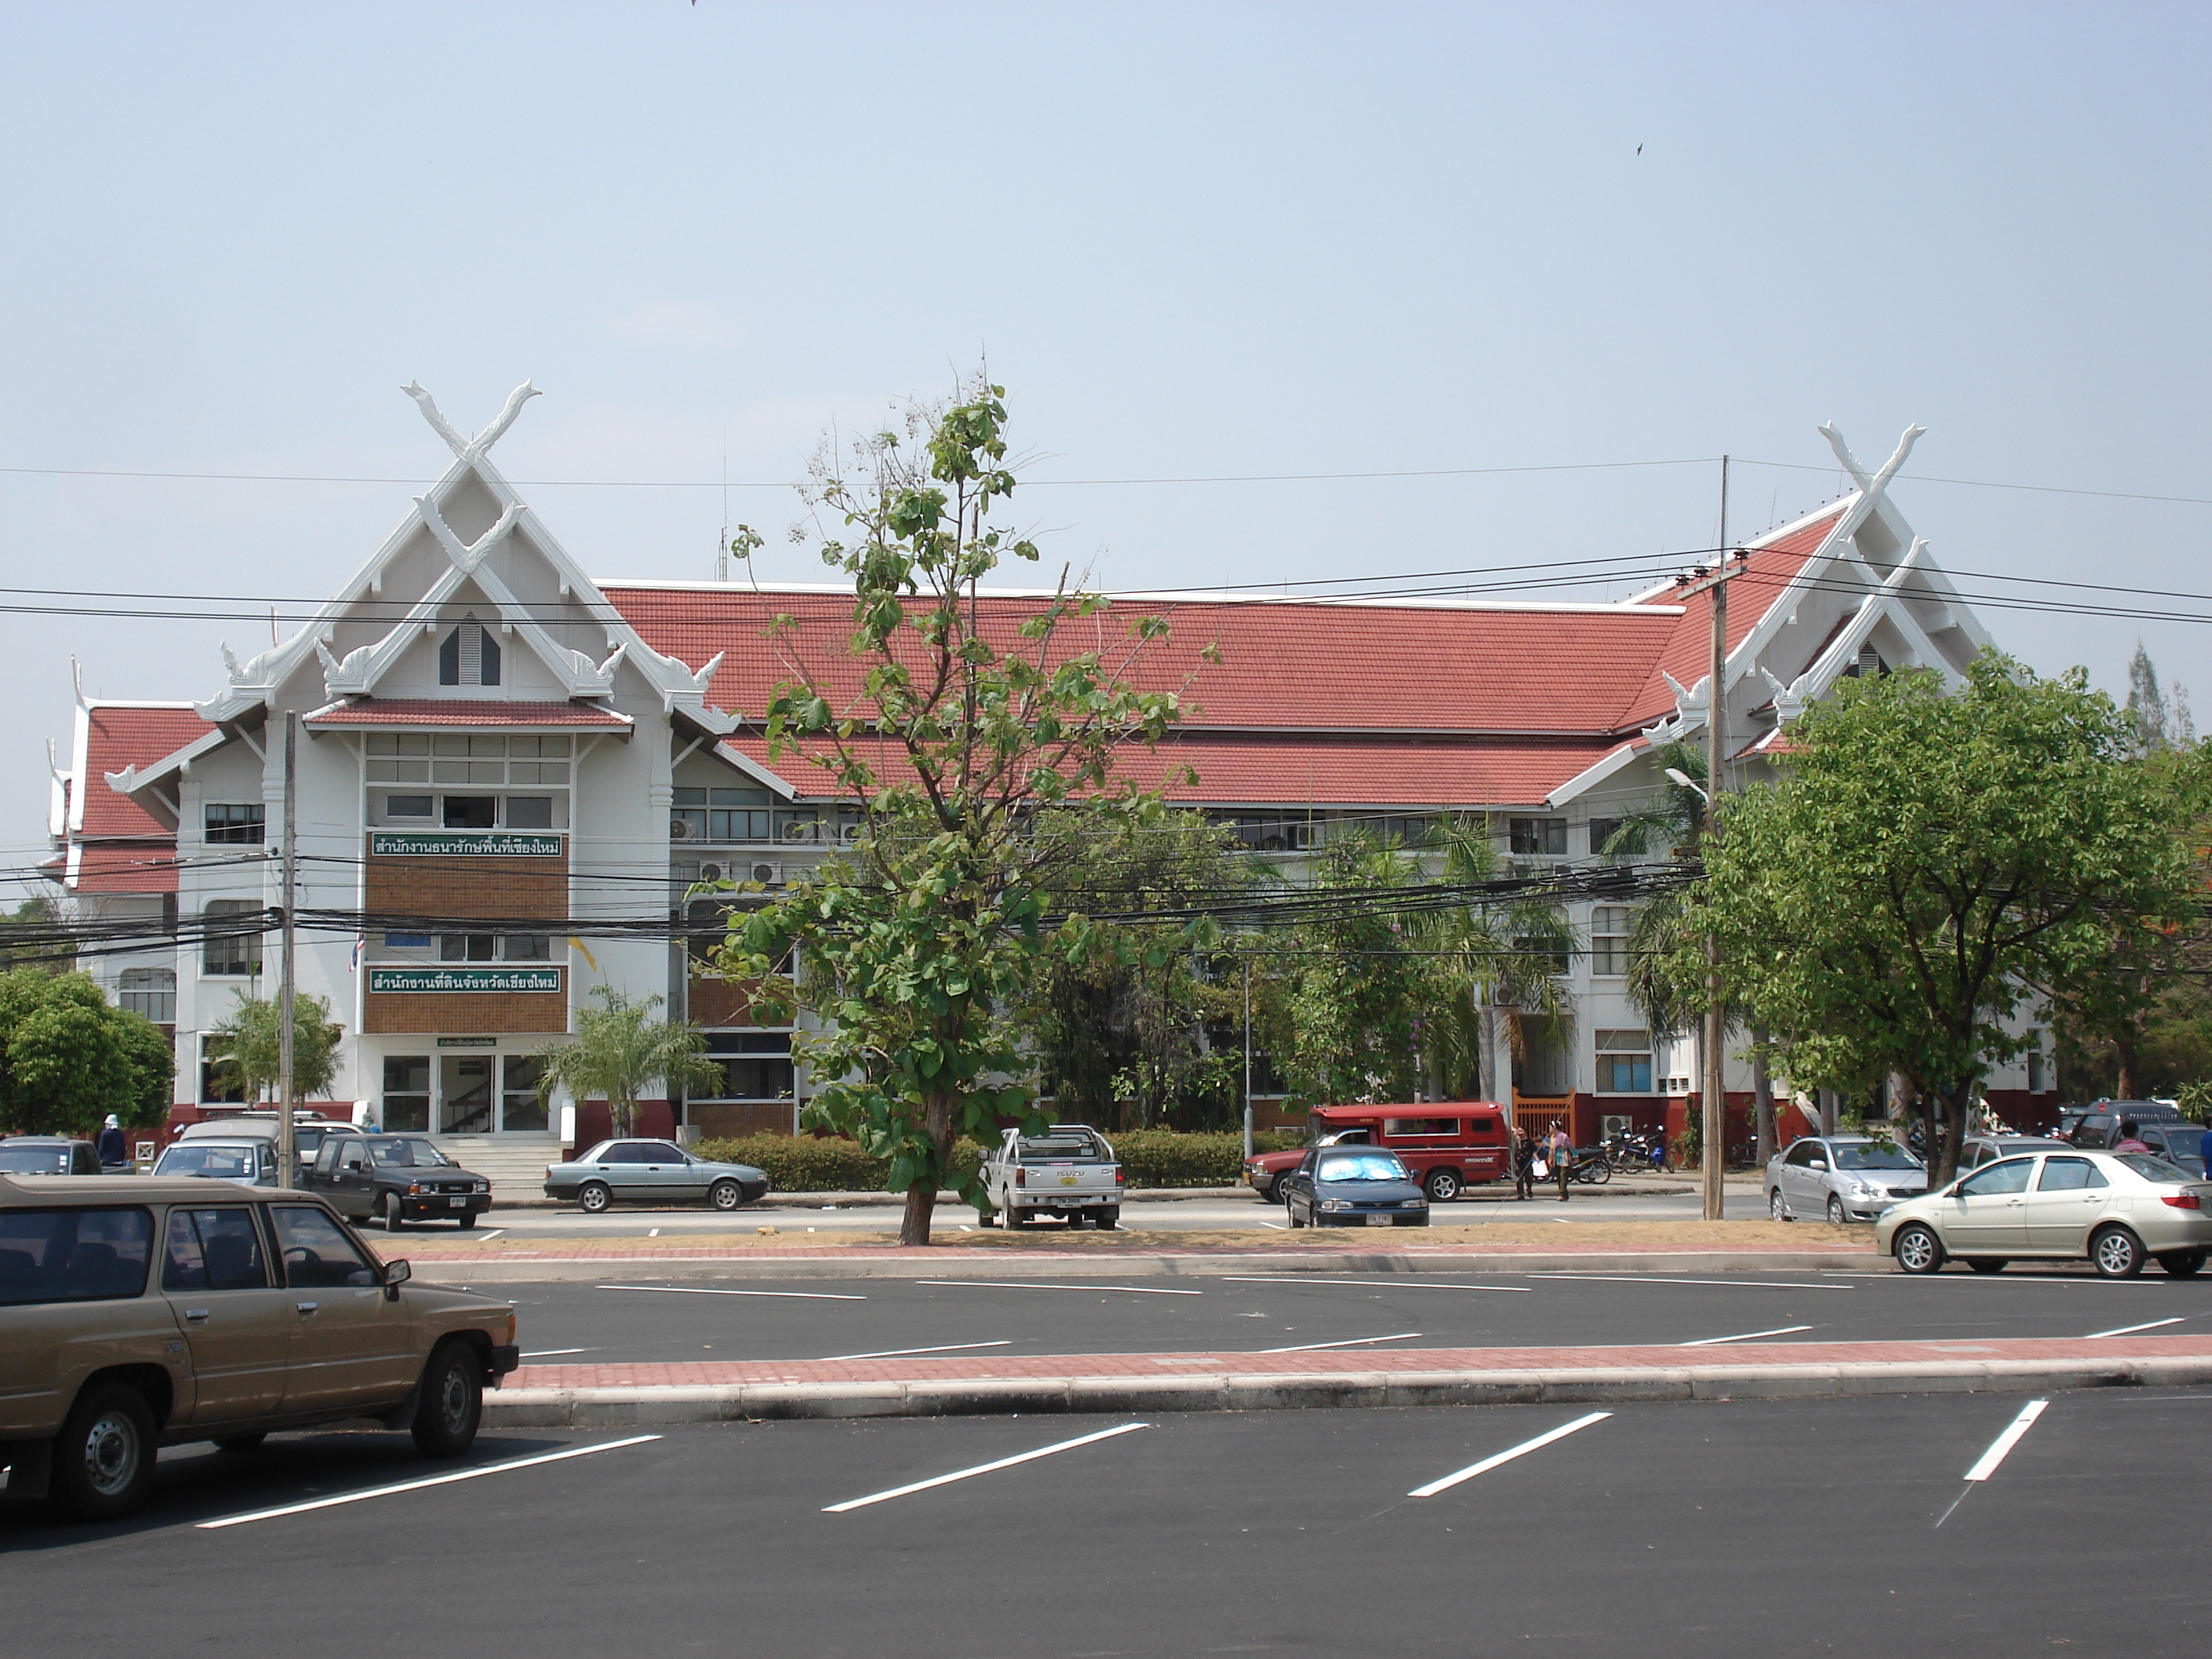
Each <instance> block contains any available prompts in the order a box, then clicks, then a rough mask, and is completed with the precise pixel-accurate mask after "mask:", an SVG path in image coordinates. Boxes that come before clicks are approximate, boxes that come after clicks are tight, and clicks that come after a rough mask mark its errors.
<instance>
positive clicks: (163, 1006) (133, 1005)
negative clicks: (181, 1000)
mask: <svg viewBox="0 0 2212 1659" xmlns="http://www.w3.org/2000/svg"><path fill="white" fill-rule="evenodd" d="M115 1006H117V1007H118V1008H120V1009H122V1010H123V1012H125V1013H127V1014H143V1015H144V1016H145V1017H146V1018H148V1019H150V1020H152V1021H153V1022H154V1023H155V1024H156V1025H173V1024H175V1023H176V1018H177V971H176V969H173V968H125V969H124V970H123V973H122V975H121V976H120V977H119V978H118V979H117V981H115Z"/></svg>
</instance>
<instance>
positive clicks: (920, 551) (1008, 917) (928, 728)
mask: <svg viewBox="0 0 2212 1659" xmlns="http://www.w3.org/2000/svg"><path fill="white" fill-rule="evenodd" d="M1004 395H1005V394H1004V392H1003V391H1002V390H1001V389H1000V388H999V387H997V386H989V385H987V384H984V383H982V382H980V381H977V382H972V383H970V384H969V385H968V386H965V387H963V391H962V393H961V396H960V398H959V400H958V401H957V402H956V403H955V404H953V405H952V406H951V407H948V408H942V409H930V408H927V407H922V406H916V407H915V409H913V410H911V411H910V412H909V418H908V425H907V436H908V439H909V440H911V444H910V445H909V444H908V443H905V442H902V441H901V439H900V437H899V435H897V434H896V433H878V434H877V435H874V436H872V437H871V438H869V439H866V440H864V441H862V442H861V443H860V445H858V446H857V447H856V449H857V453H856V454H855V456H854V458H853V459H854V460H855V461H856V462H857V464H858V467H859V471H860V473H861V475H862V476H861V477H860V478H858V479H848V478H846V477H843V476H842V472H841V471H840V470H839V466H838V459H839V458H838V457H837V456H836V455H835V454H830V455H829V456H827V457H826V458H825V459H824V460H823V462H822V463H821V464H818V465H817V471H816V475H815V479H814V482H813V484H812V485H811V489H810V498H811V504H812V506H813V507H814V510H815V513H816V518H817V525H818V526H821V528H822V529H823V544H822V549H821V552H822V558H823V562H825V563H827V564H829V566H831V567H832V568H836V569H837V570H839V571H841V572H842V573H843V574H844V575H845V576H846V577H847V578H848V579H849V580H851V582H852V584H853V613H852V615H853V628H852V632H851V634H850V635H849V636H848V643H847V652H846V660H845V661H844V662H842V663H841V664H836V665H829V666H826V667H818V668H817V667H816V666H814V665H810V664H809V663H807V662H805V660H803V659H802V655H801V652H800V649H799V645H800V643H801V642H800V641H798V640H797V638H796V629H795V625H793V624H790V623H786V624H785V625H783V626H782V627H781V628H780V629H779V631H778V634H777V635H776V637H777V638H778V640H779V641H781V644H782V646H783V647H784V650H785V661H786V664H787V667H788V669H789V670H790V672H791V678H789V679H788V680H787V681H786V682H785V683H784V684H782V685H781V687H780V688H779V689H778V690H777V691H776V692H775V696H774V697H773V698H772V700H771V701H770V702H769V708H768V710H767V731H768V740H769V753H770V755H771V757H781V756H784V755H792V756H794V757H797V758H798V759H799V761H800V762H801V763H805V764H811V765H813V766H815V767H817V768H818V769H821V770H822V771H823V773H825V774H826V775H827V776H828V777H829V780H830V781H832V782H833V783H834V785H835V788H836V793H837V794H838V795H839V796H840V797H841V798H842V799H848V800H852V801H855V802H857V803H858V804H859V805H860V812H861V816H862V823H861V825H860V836H859V838H858V842H857V844H856V845H855V846H854V848H853V849H852V851H851V853H850V854H849V855H848V856H847V857H843V858H838V859H832V860H825V861H824V862H823V865H822V866H820V867H819V868H818V869H817V870H816V871H815V872H813V873H812V874H811V876H810V877H808V878H805V879H802V880H801V881H799V882H798V883H796V884H793V886H791V887H790V888H789V889H787V890H786V892H785V893H784V894H783V895H782V896H781V897H779V898H778V899H776V900H775V902H772V903H769V904H768V905H766V906H764V907H763V908H758V909H755V910H751V911H749V912H740V913H737V914H733V915H732V918H731V929H732V931H731V933H730V935H729V938H728V939H727V941H726V943H725V945H723V946H722V947H721V949H720V951H719V952H718V953H717V956H716V957H715V962H716V965H717V967H718V969H720V971H721V972H722V973H723V975H724V976H725V977H726V978H730V979H733V980H737V981H744V982H747V983H750V984H753V985H756V986H759V987H763V994H776V993H777V992H778V990H779V987H778V986H777V982H776V974H777V971H778V969H779V967H780V965H781V963H782V961H783V960H784V958H785V957H786V956H787V953H790V952H792V951H794V950H795V951H796V953H797V963H798V976H797V980H796V982H795V984H792V983H790V982H786V983H785V984H784V985H783V986H782V987H781V994H785V995H787V996H794V997H796V998H798V999H799V1000H804V1002H805V1004H806V1005H807V1006H810V1007H811V1008H812V1009H813V1010H814V1011H815V1012H817V1013H818V1014H819V1015H821V1016H822V1017H823V1020H824V1021H825V1023H826V1024H828V1027H829V1029H828V1030H826V1031H825V1032H824V1033H823V1034H822V1035H821V1036H816V1037H812V1038H811V1039H809V1040H807V1041H806V1042H805V1043H804V1044H803V1045H802V1047H801V1053H802V1054H803V1056H804V1058H805V1060H806V1061H807V1063H808V1066H809V1068H810V1071H811V1073H812V1074H813V1075H814V1076H815V1077H817V1078H818V1079H825V1081H824V1082H823V1085H822V1087H821V1089H820V1090H819V1091H818V1092H817V1094H816V1095H815V1097H814V1098H813V1099H812V1101H811V1102H810V1103H809V1106H808V1109H807V1115H806V1121H808V1122H810V1123H811V1124H812V1125H815V1126H817V1127H830V1128H834V1129H836V1130H839V1131H841V1132H842V1133H847V1134H849V1135H852V1136H853V1137H854V1139H858V1140H859V1141H860V1143H861V1145H862V1146H865V1147H866V1149H867V1150H868V1152H870V1153H871V1154H872V1155H873V1156H875V1157H878V1158H883V1159H884V1160H885V1161H886V1163H887V1164H888V1166H889V1170H890V1175H889V1184H890V1189H891V1190H892V1191H894V1192H898V1193H902V1194H905V1198H906V1207H905V1212H904V1214H903V1216H902V1218H901V1221H900V1225H899V1237H900V1241H901V1243H906V1244H915V1245H921V1244H927V1243H928V1242H929V1233H930V1220H931V1216H932V1213H933V1209H934V1206H935V1203H936V1195H937V1191H938V1188H939V1186H940V1184H948V1183H949V1184H951V1185H953V1186H954V1187H955V1189H956V1190H957V1191H958V1192H959V1193H960V1194H961V1196H962V1197H963V1199H966V1200H969V1201H970V1202H974V1201H976V1200H979V1199H980V1197H981V1188H980V1186H979V1185H978V1184H977V1182H976V1180H975V1176H974V1174H973V1172H972V1171H963V1170H957V1169H956V1167H955V1164H954V1160H953V1157H952V1153H953V1146H954V1143H955V1141H956V1140H957V1139H958V1138H959V1137H960V1136H962V1135H963V1134H967V1135H970V1136H973V1137H974V1138H975V1139H977V1140H979V1141H984V1142H988V1141H991V1140H993V1139H995V1138H996V1132H997V1127H998V1124H999V1122H1000V1120H1001V1119H1002V1118H1016V1119H1024V1120H1030V1121H1033V1116H1034V1114H1033V1103H1034V1100H1035V1090H1034V1088H1033V1087H1032V1086H1031V1085H1030V1083H1029V1082H1028V1081H1027V1080H1026V1079H1028V1078H1029V1077H1030V1075H1031V1074H1032V1073H1033V1069H1034V1068H1033V1066H1032V1065H1031V1063H1030V1060H1029V1058H1028V1056H1027V1055H1026V1054H1025V1052H1024V1043H1023V1042H1022V1036H1023V1033H1022V1031H1021V1030H1020V1027H1019V1024H1018V1019H1017V1011H1018V1009H1019V1008H1020V1007H1021V1006H1022V1005H1023V1004H1024V1002H1025V1001H1027V1000H1028V999H1029V997H1030V994H1031V991H1032V987H1033V982H1034V978H1035V975H1036V970H1037V969H1038V966H1039V964H1040V962H1041V959H1042V957H1044V956H1045V955H1046V954H1047V953H1048V951H1051V952H1057V953H1059V954H1060V955H1062V956H1064V957H1079V956H1082V955H1085V954H1087V953H1090V952H1091V951H1096V950H1098V949H1101V948H1110V944H1111V941H1110V939H1109V937H1108V936H1107V935H1106V934H1105V933H1103V930H1100V929H1097V928H1094V927H1091V926H1089V925H1088V924H1087V923H1086V922H1085V921H1084V920H1083V918H1082V917H1081V916H1079V915H1075V916H1070V917H1066V918H1065V919H1063V920H1061V921H1059V922H1058V923H1057V924H1056V925H1050V926H1048V921H1047V918H1048V908H1049V894H1050V892H1051V890H1052V888H1053V885H1054V882H1055V880H1056V879H1057V878H1059V877H1060V874H1061V873H1062V872H1063V871H1064V870H1065V867H1066V863H1067V861H1068V860H1069V858H1070V856H1071V854H1070V848H1071V845H1072V844H1073V843H1075V842H1079V841H1080V840H1081V839H1082V838H1083V837H1084V836H1093V837H1096V838H1104V837H1107V836H1118V835H1120V834H1121V833H1123V832H1124V831H1126V830H1127V829H1130V828H1132V827H1133V826H1137V825H1141V824H1148V823H1158V822H1159V819H1160V812H1161V809H1160V806H1159V802H1158V797H1157V796H1156V795H1155V794H1152V793H1149V792H1147V791H1146V790H1144V789H1141V788H1139V787H1138V786H1137V785H1136V784H1135V783H1134V782H1133V781H1131V780H1130V779H1129V778H1128V777H1127V775H1123V774H1121V772H1119V771H1118V770H1117V763H1119V762H1120V761H1121V758H1122V757H1125V756H1126V755H1127V753H1128V752H1129V751H1130V750H1131V749H1132V748H1133V746H1138V745H1148V744H1156V743H1158V740H1159V739H1160V738H1161V737H1162V736H1163V735H1164V732H1165V731H1166V729H1167V727H1168V726H1169V725H1170V723H1171V722H1173V721H1174V720H1176V718H1177V717H1178V714H1179V713H1180V707H1181V705H1180V700H1179V697H1178V696H1177V695H1176V693H1174V692H1170V691H1139V690H1133V689H1132V688H1131V687H1130V686H1129V685H1128V684H1127V683H1126V682H1125V681H1124V679H1123V678H1122V675H1123V673H1124V671H1126V669H1127V665H1129V663H1130V662H1131V661H1132V659H1133V656H1134V654H1135V653H1137V652H1138V651H1139V650H1140V649H1141V648H1143V647H1144V646H1145V645H1146V644H1147V643H1148V642H1150V641H1157V640H1161V639H1164V638H1165V636H1166V634H1167V624H1166V623H1164V622H1162V621H1160V620H1159V619H1158V618H1152V617H1148V618H1145V619H1141V620H1140V621H1139V622H1138V623H1136V624H1135V626H1134V627H1133V629H1131V630H1130V631H1129V634H1128V635H1127V636H1126V637H1125V638H1124V639H1123V640H1122V641H1120V642H1118V643H1117V644H1115V645H1114V646H1112V647H1109V646H1108V645H1107V644H1106V643H1105V640H1106V630H1105V629H1104V627H1103V615H1102V613H1103V612H1104V611H1106V609H1107V605H1106V601H1105V600H1104V599H1103V598H1100V597H1099V596H1097V595H1095V594H1087V593H1080V592H1070V591H1068V590H1067V588H1066V583H1065V580H1064V579H1063V580H1062V583H1061V585H1060V589H1059V590H1058V591H1057V592H1055V593H1054V595H1053V596H1051V597H1050V598H1048V599H1044V600H1041V601H1039V602H1038V603H1037V605H1036V608H1035V609H1034V610H1033V611H1031V612H1030V615H1029V617H1028V618H1027V619H1026V620H1025V621H1024V623H1022V624H1021V626H1020V628H1019V629H1018V631H1017V630H1007V631H1006V632H1005V633H1003V634H1001V633H999V632H995V631H992V630H987V629H985V628H984V627H983V625H982V622H981V615H980V611H979V605H978V595H979V592H980V586H981V582H982V580H983V579H984V578H985V577H986V576H987V575H988V574H990V573H991V572H992V571H993V570H994V569H996V568H998V567H999V565H1000V563H1001V562H1002V561H1003V560H1005V559H1006V558H1008V557H1013V558H1018V559H1024V560H1034V559H1036V557H1037V556H1038V554H1037V549H1036V545H1035V544H1033V543H1031V542H1030V541H1029V540H1027V539H1026V538H1022V537H1019V536H1018V535H1016V534H1015V533H1013V532H1011V531H1009V530H1006V529H1005V528H1003V527H1001V526H1000V524H999V523H998V522H997V513H996V509H998V508H1000V507H1001V506H1002V504H1003V503H1004V502H1005V501H1006V499H1007V498H1008V497H1009V496H1010V495H1012V493H1013V490H1014V487H1015V478H1014V475H1013V473H1012V471H1011V470H1009V469H1008V467H1007V466H1006V438H1005V428H1006V406H1005V404H1004V402H1003V401H1002V400H1003V398H1004ZM756 545H757V538H755V537H753V536H752V535H751V533H750V532H742V533H741V534H740V535H739V537H738V538H737V540H736V541H735V542H734V543H733V544H732V550H733V551H735V552H737V553H738V554H739V555H740V556H744V555H746V554H749V553H750V551H751V550H752V548H753V547H754V546H756ZM1071 623H1087V624H1088V625H1087V626H1085V627H1084V628H1083V629H1081V630H1080V631H1081V633H1082V635H1085V639H1083V640H1081V641H1078V640H1077V639H1076V638H1075V635H1076V634H1077V632H1078V630H1077V629H1074V628H1073V627H1071V626H1069V624H1071ZM1109 651H1110V652H1111V653H1112V657H1111V659H1109ZM856 669H857V673H855V672H854V670H856ZM1047 813H1051V814H1055V815H1058V814H1063V813H1064V814H1066V815H1068V819H1067V821H1068V822H1069V823H1072V824H1073V826H1074V828H1073V833H1071V834H1054V835H1040V834H1037V833H1035V832H1036V828H1037V826H1038V823H1039V822H1040V818H1041V815H1043V814H1047ZM1203 932H1204V930H1203V929H1200V930H1197V931H1196V932H1194V935H1193V939H1194V942H1197V943H1204V942H1206V941H1205V939H1203V938H1202V934H1203ZM1165 951H1166V947H1165V946H1163V945H1147V946H1146V947H1144V949H1143V950H1142V951H1141V952H1140V959H1141V960H1143V961H1144V962H1145V963H1146V965H1147V966H1148V967H1151V966H1158V964H1159V963H1160V962H1161V961H1163V960H1164V955H1165Z"/></svg>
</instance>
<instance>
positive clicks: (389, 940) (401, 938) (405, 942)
mask: <svg viewBox="0 0 2212 1659" xmlns="http://www.w3.org/2000/svg"><path fill="white" fill-rule="evenodd" d="M384 948H385V949H386V950H387V951H427V950H428V949H429V948H430V936H429V935H428V933H386V935H385V936H384Z"/></svg>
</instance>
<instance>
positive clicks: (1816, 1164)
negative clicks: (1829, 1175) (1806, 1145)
mask: <svg viewBox="0 0 2212 1659" xmlns="http://www.w3.org/2000/svg"><path fill="white" fill-rule="evenodd" d="M1805 1167H1806V1168H1807V1169H1808V1170H1826V1168H1827V1167H1828V1160H1827V1159H1826V1158H1807V1159H1806V1160H1805Z"/></svg>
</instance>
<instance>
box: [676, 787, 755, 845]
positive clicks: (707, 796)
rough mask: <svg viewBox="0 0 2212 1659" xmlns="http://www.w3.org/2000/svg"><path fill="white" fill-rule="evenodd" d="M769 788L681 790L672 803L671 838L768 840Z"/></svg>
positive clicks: (685, 839) (731, 840) (679, 839)
mask: <svg viewBox="0 0 2212 1659" xmlns="http://www.w3.org/2000/svg"><path fill="white" fill-rule="evenodd" d="M768 798H769V797H768V791H767V790H765V789H762V788H751V789H678V790H677V791H676V792H675V795H674V798H673V799H672V801H671V809H672V810H671V811H670V813H669V820H668V838H669V839H670V840H671V841H706V842H741V841H767V840H769V838H770V836H771V834H772V833H773V832H772V829H771V825H770V821H769V811H768Z"/></svg>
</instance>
